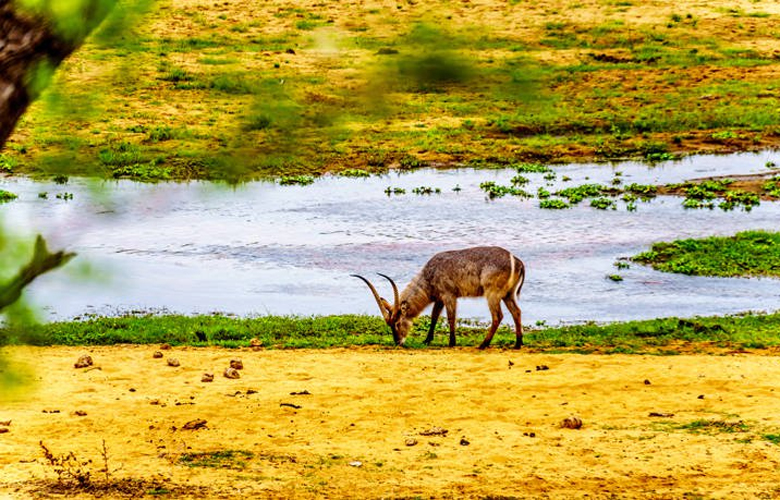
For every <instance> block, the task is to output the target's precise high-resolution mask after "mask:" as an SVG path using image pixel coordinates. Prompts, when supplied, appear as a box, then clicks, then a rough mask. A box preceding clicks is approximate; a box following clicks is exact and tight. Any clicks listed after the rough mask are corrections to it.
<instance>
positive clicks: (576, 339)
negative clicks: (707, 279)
mask: <svg viewBox="0 0 780 500" xmlns="http://www.w3.org/2000/svg"><path fill="white" fill-rule="evenodd" d="M429 324H430V318H428V317H427V316H424V317H421V318H418V320H417V321H416V323H415V329H414V332H413V333H412V335H410V337H409V338H408V341H407V348H410V349H418V348H425V346H424V345H423V343H422V341H423V339H424V338H425V334H426V332H427V329H428V326H429ZM446 332H447V330H446V327H445V326H444V325H443V322H440V323H439V325H438V328H437V336H436V338H435V339H434V342H433V345H432V346H431V347H430V348H436V347H444V346H445V345H446V344H447V333H446ZM485 333H486V326H484V325H474V324H471V323H469V322H461V324H460V325H459V327H458V331H457V338H458V345H459V346H471V347H476V346H477V345H479V343H480V342H481V341H482V340H483V338H484V336H485ZM251 339H257V340H259V341H260V342H261V344H262V346H263V347H264V348H266V349H295V348H315V349H319V348H331V347H356V346H376V347H381V348H393V342H392V337H391V335H390V331H389V329H388V327H387V325H386V324H385V323H384V321H383V320H382V319H381V318H379V317H377V316H354V315H345V316H317V317H295V316H292V317H287V316H260V317H255V318H236V317H228V316H222V315H209V316H179V315H166V316H159V315H135V316H130V315H128V316H123V317H116V318H107V317H96V318H90V319H86V320H82V321H68V322H55V323H48V324H43V325H37V326H26V327H24V328H10V327H5V328H2V329H0V340H2V341H3V342H2V343H17V344H18V343H26V344H33V345H114V344H126V343H127V344H157V343H169V344H171V345H192V346H210V345H214V346H223V347H246V346H248V345H249V342H250V340H251ZM514 340H515V339H514V333H513V332H512V331H511V329H510V328H509V327H507V326H506V325H504V326H502V327H501V328H500V329H499V331H498V333H497V334H496V337H495V338H494V340H493V344H492V345H493V346H494V347H496V348H510V347H512V346H513V345H514ZM525 343H526V346H527V347H526V348H527V349H532V350H534V351H544V352H579V353H592V352H600V353H649V354H677V353H678V352H679V349H680V347H681V346H684V345H687V346H688V349H687V351H691V350H693V351H697V350H701V351H703V352H707V351H709V350H712V349H713V348H716V349H763V348H770V347H775V346H779V345H780V313H776V314H766V315H763V314H745V315H739V316H727V317H706V318H691V319H680V318H663V319H655V320H646V321H630V322H624V323H612V324H605V325H598V324H595V323H588V324H582V325H574V326H565V327H557V328H553V327H544V328H540V329H529V330H528V331H527V332H526V335H525Z"/></svg>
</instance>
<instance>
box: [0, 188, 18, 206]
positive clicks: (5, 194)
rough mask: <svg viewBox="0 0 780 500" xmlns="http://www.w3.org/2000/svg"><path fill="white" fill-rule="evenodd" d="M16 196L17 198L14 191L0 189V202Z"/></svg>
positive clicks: (13, 198)
mask: <svg viewBox="0 0 780 500" xmlns="http://www.w3.org/2000/svg"><path fill="white" fill-rule="evenodd" d="M16 198H18V196H16V195H15V194H14V193H12V192H10V191H5V190H3V189H0V203H5V202H7V201H11V200H15V199H16Z"/></svg>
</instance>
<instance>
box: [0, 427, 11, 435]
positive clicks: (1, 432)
mask: <svg viewBox="0 0 780 500" xmlns="http://www.w3.org/2000/svg"><path fill="white" fill-rule="evenodd" d="M10 431H11V429H9V428H8V427H0V434H5V433H6V432H10Z"/></svg>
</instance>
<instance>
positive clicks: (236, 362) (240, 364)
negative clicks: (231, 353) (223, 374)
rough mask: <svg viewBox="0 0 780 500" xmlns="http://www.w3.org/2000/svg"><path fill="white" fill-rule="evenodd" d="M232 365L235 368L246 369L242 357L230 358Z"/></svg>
mask: <svg viewBox="0 0 780 500" xmlns="http://www.w3.org/2000/svg"><path fill="white" fill-rule="evenodd" d="M230 367H231V368H235V369H236V370H243V369H244V362H243V361H241V360H240V359H231V360H230Z"/></svg>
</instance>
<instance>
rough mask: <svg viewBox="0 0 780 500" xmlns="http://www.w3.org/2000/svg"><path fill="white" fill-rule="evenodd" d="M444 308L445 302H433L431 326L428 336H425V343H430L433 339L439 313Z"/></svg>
mask: <svg viewBox="0 0 780 500" xmlns="http://www.w3.org/2000/svg"><path fill="white" fill-rule="evenodd" d="M442 308H444V302H441V301H436V302H434V303H433V310H431V327H430V328H429V329H428V336H427V337H425V345H428V344H430V343H431V341H433V331H434V330H436V323H438V322H439V315H440V314H441V310H442Z"/></svg>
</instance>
